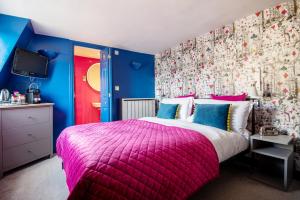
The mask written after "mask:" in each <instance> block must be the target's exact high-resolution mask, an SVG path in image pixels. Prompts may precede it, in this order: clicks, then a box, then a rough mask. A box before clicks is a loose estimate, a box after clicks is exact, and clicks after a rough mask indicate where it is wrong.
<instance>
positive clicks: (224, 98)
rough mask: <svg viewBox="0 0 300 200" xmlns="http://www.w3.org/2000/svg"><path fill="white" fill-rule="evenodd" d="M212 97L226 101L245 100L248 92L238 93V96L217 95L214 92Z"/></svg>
mask: <svg viewBox="0 0 300 200" xmlns="http://www.w3.org/2000/svg"><path fill="white" fill-rule="evenodd" d="M211 98H212V99H215V100H224V101H245V100H246V98H247V94H246V93H243V94H241V95H236V96H217V95H214V94H212V95H211Z"/></svg>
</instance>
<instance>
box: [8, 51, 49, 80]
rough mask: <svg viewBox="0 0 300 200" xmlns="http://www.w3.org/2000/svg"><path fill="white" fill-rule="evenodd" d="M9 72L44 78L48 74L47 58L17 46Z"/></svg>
mask: <svg viewBox="0 0 300 200" xmlns="http://www.w3.org/2000/svg"><path fill="white" fill-rule="evenodd" d="M11 72H12V73H13V74H17V75H22V76H33V77H39V78H46V77H47V75H48V73H47V72H48V58H47V57H45V56H42V55H40V54H38V53H35V52H31V51H27V50H24V49H20V48H17V49H16V51H15V56H14V61H13V67H12V70H11Z"/></svg>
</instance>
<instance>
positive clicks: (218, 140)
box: [141, 117, 249, 163]
mask: <svg viewBox="0 0 300 200" xmlns="http://www.w3.org/2000/svg"><path fill="white" fill-rule="evenodd" d="M141 120H145V121H148V122H154V123H158V124H162V125H166V126H175V127H179V128H185V129H190V130H193V131H196V132H198V133H199V134H200V133H201V134H202V135H204V136H206V137H207V138H208V139H209V140H210V142H211V143H212V144H213V146H214V148H215V150H216V152H217V154H218V158H219V162H220V163H221V162H223V161H225V160H227V159H229V158H231V157H233V156H235V155H237V154H238V153H240V152H242V151H244V150H246V149H247V148H248V147H249V140H248V138H247V137H246V136H245V135H241V134H239V133H235V132H228V131H224V130H221V129H218V128H214V127H210V126H204V125H201V124H196V123H192V122H188V121H184V120H173V119H160V118H157V117H145V118H141Z"/></svg>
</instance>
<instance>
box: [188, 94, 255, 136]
mask: <svg viewBox="0 0 300 200" xmlns="http://www.w3.org/2000/svg"><path fill="white" fill-rule="evenodd" d="M194 102H195V104H231V111H230V116H231V120H230V127H231V129H232V131H234V132H236V133H240V134H244V133H245V130H246V126H247V120H248V117H249V114H250V112H251V110H252V103H251V102H249V101H220V100H213V99H195V100H194Z"/></svg>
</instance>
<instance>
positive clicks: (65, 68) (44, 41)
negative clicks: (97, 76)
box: [8, 35, 74, 141]
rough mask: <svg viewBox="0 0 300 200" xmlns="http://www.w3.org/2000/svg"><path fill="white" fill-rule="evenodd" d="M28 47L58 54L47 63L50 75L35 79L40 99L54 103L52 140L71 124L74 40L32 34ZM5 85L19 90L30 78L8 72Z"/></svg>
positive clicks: (24, 86) (23, 87)
mask: <svg viewBox="0 0 300 200" xmlns="http://www.w3.org/2000/svg"><path fill="white" fill-rule="evenodd" d="M27 49H28V50H31V51H35V52H37V51H38V50H40V49H43V50H50V51H55V52H58V56H57V57H56V58H55V59H53V60H51V61H50V63H49V70H48V73H49V77H48V78H47V79H36V80H34V82H37V83H38V85H39V87H40V89H41V95H42V100H43V101H45V102H53V103H55V106H54V113H53V114H54V137H53V138H54V141H56V138H57V137H58V135H59V134H60V132H61V131H62V130H63V129H64V128H65V127H67V126H70V125H73V107H74V106H73V105H74V104H73V42H72V41H70V40H67V39H61V38H55V37H49V36H43V35H34V36H33V38H32V40H31V41H30V43H29V44H28V46H27ZM8 82H9V84H8V88H9V89H10V90H19V91H21V92H22V93H24V92H25V90H26V89H27V88H28V86H29V78H27V77H21V76H16V75H11V77H10V79H9V81H8Z"/></svg>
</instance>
